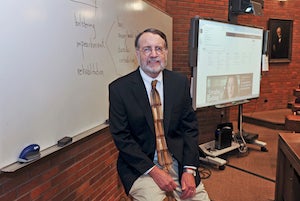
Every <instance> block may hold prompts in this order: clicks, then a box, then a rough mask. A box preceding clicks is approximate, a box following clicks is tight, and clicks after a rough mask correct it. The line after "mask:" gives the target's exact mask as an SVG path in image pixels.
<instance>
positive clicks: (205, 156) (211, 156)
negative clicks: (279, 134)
mask: <svg viewBox="0 0 300 201" xmlns="http://www.w3.org/2000/svg"><path fill="white" fill-rule="evenodd" d="M247 102H249V101H247V100H246V101H243V102H241V103H240V104H238V106H239V111H238V132H237V133H236V134H234V137H233V138H234V139H233V141H232V144H231V146H230V147H226V148H224V149H221V150H218V149H216V148H215V140H213V141H209V142H207V143H204V144H200V145H199V150H200V158H199V160H200V161H203V162H206V163H209V164H212V165H214V166H217V167H218V168H219V169H220V170H224V169H225V165H226V163H227V161H226V160H224V159H222V158H219V157H218V156H220V155H222V154H225V153H227V152H230V151H233V150H235V149H239V151H240V152H241V153H245V152H247V149H248V147H247V143H249V144H254V145H257V146H259V147H260V150H261V151H263V152H267V151H268V149H267V148H266V145H267V143H265V142H262V141H259V140H258V134H255V133H248V132H245V131H244V130H243V104H244V103H247ZM233 105H236V104H233ZM227 106H228V105H226V107H227ZM218 108H221V107H220V106H218Z"/></svg>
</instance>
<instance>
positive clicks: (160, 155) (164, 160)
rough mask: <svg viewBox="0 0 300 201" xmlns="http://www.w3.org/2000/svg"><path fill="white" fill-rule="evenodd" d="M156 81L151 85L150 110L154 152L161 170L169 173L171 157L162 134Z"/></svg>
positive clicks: (160, 107)
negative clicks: (153, 129)
mask: <svg viewBox="0 0 300 201" xmlns="http://www.w3.org/2000/svg"><path fill="white" fill-rule="evenodd" d="M156 83H157V80H153V81H152V83H151V86H152V90H151V95H150V97H151V108H152V114H153V120H154V127H155V134H156V151H157V159H158V163H159V164H160V165H161V166H162V167H163V169H164V170H165V171H167V172H169V170H170V168H171V166H172V162H173V161H172V157H171V155H170V153H169V151H168V147H167V143H166V138H165V134H164V126H163V111H162V104H161V101H160V96H159V93H158V91H157V90H156Z"/></svg>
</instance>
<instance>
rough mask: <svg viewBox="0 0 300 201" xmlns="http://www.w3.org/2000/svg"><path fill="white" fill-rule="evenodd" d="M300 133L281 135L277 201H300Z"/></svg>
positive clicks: (276, 189)
mask: <svg viewBox="0 0 300 201" xmlns="http://www.w3.org/2000/svg"><path fill="white" fill-rule="evenodd" d="M299 175H300V133H280V134H279V140H278V157H277V170H276V188H275V201H299V200H300V176H299Z"/></svg>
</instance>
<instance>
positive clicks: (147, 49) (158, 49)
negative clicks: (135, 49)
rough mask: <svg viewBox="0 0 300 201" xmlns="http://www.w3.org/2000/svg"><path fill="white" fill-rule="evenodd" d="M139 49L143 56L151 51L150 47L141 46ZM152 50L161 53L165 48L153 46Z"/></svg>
mask: <svg viewBox="0 0 300 201" xmlns="http://www.w3.org/2000/svg"><path fill="white" fill-rule="evenodd" d="M140 51H141V52H143V53H144V55H145V56H149V55H150V54H151V53H152V51H153V49H152V47H143V48H142V49H140ZM154 51H155V52H156V54H158V55H161V54H163V53H164V52H165V48H163V47H160V46H156V47H154Z"/></svg>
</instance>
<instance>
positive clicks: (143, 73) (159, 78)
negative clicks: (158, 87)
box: [139, 67, 162, 83]
mask: <svg viewBox="0 0 300 201" xmlns="http://www.w3.org/2000/svg"><path fill="white" fill-rule="evenodd" d="M139 70H140V73H141V76H142V78H143V80H144V82H148V83H151V82H152V81H153V80H157V81H158V82H160V83H162V71H161V72H160V73H159V74H158V76H157V77H156V78H152V77H150V76H149V75H147V74H146V73H145V72H144V71H143V70H142V68H141V67H139Z"/></svg>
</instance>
